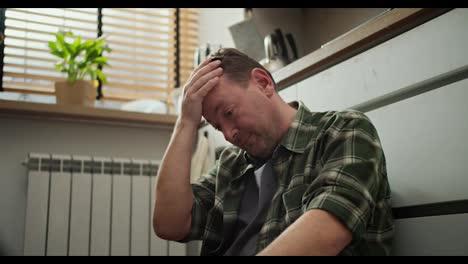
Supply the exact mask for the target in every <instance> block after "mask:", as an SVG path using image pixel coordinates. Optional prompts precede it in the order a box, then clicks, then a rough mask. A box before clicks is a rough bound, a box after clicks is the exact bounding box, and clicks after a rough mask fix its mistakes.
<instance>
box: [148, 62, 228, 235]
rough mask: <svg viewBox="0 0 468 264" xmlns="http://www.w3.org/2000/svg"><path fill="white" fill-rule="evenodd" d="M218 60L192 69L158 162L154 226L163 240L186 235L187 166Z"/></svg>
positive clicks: (190, 201) (188, 218)
mask: <svg viewBox="0 0 468 264" xmlns="http://www.w3.org/2000/svg"><path fill="white" fill-rule="evenodd" d="M218 66H219V61H215V62H211V63H210V60H209V59H208V60H206V61H204V62H203V63H202V64H201V65H200V66H198V67H197V69H195V70H194V72H193V74H192V76H191V78H190V79H189V81H188V82H187V84H186V85H185V87H184V100H183V103H182V111H181V114H180V116H179V118H178V120H177V122H176V125H175V129H174V132H173V134H172V137H171V140H170V142H169V145H168V147H167V149H166V152H165V154H164V157H163V159H162V161H161V164H160V168H159V171H158V180H157V183H156V186H155V188H156V191H155V193H156V197H155V199H156V201H155V207H154V212H153V228H154V231H155V232H156V234H157V235H158V236H159V237H161V238H163V239H166V240H181V239H183V238H185V237H186V236H187V234H188V233H189V231H190V227H191V220H192V215H191V212H192V204H193V196H192V187H191V184H190V166H191V158H192V152H193V145H194V142H195V136H196V131H197V127H198V124H199V123H200V120H201V112H202V102H203V99H204V97H205V96H206V95H207V94H208V92H209V91H210V90H211V89H212V88H213V87H214V86H215V85H216V83H217V82H218V78H217V76H219V75H220V74H221V72H222V71H220V70H217V71H216V70H214V69H216V68H218Z"/></svg>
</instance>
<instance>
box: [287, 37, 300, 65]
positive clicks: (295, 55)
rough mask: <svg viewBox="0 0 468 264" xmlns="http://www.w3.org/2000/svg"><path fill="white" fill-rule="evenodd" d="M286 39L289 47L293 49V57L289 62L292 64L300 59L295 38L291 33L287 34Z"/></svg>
mask: <svg viewBox="0 0 468 264" xmlns="http://www.w3.org/2000/svg"><path fill="white" fill-rule="evenodd" d="M286 39H287V40H288V44H289V47H290V48H291V51H292V56H291V59H290V60H289V61H290V62H292V61H295V60H297V59H298V58H299V55H298V53H297V46H296V42H295V41H294V37H293V35H292V34H291V33H286Z"/></svg>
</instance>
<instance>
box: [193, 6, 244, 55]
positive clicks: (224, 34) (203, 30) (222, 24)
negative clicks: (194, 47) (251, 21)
mask: <svg viewBox="0 0 468 264" xmlns="http://www.w3.org/2000/svg"><path fill="white" fill-rule="evenodd" d="M242 20H244V9H243V8H200V17H199V28H198V30H199V39H198V43H199V44H200V45H203V44H206V43H210V44H221V45H222V46H223V47H231V48H232V47H234V41H233V40H232V36H231V33H230V32H229V29H228V28H229V26H231V25H234V24H236V23H238V22H240V21H242Z"/></svg>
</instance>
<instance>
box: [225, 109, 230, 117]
mask: <svg viewBox="0 0 468 264" xmlns="http://www.w3.org/2000/svg"><path fill="white" fill-rule="evenodd" d="M224 116H226V117H231V116H232V110H228V111H226V112H225V113H224Z"/></svg>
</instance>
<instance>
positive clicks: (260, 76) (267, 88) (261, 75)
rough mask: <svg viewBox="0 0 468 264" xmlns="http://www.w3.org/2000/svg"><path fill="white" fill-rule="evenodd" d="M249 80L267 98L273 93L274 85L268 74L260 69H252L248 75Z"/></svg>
mask: <svg viewBox="0 0 468 264" xmlns="http://www.w3.org/2000/svg"><path fill="white" fill-rule="evenodd" d="M250 78H251V80H252V81H253V82H254V83H255V84H256V86H257V87H258V88H259V89H260V90H261V91H262V92H263V93H264V94H265V95H267V96H268V97H270V96H272V95H273V93H274V92H275V85H274V83H273V80H272V79H271V78H270V76H269V75H268V73H267V72H266V71H265V70H263V69H260V68H254V69H253V70H252V72H251V73H250Z"/></svg>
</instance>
